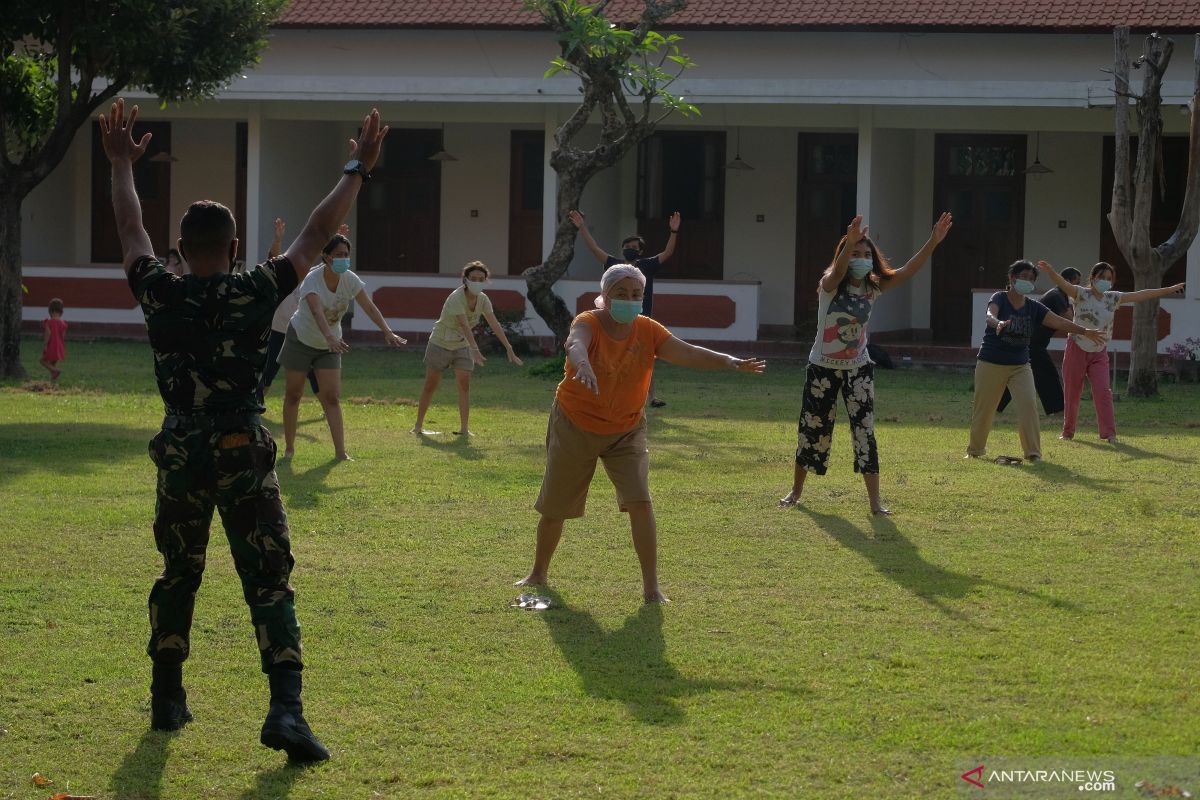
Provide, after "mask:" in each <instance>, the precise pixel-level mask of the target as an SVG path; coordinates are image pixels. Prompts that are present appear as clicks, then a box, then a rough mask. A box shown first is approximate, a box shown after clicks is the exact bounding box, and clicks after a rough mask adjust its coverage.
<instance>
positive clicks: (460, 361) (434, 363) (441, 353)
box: [425, 339, 475, 372]
mask: <svg viewBox="0 0 1200 800" xmlns="http://www.w3.org/2000/svg"><path fill="white" fill-rule="evenodd" d="M425 366H427V367H429V368H430V369H436V370H438V371H441V370H444V369H446V368H447V367H454V368H455V369H465V370H466V371H467V372H471V371H473V370H474V369H475V362H474V361H472V360H471V348H469V347H460V348H458V349H457V350H447V349H446V348H445V347H442V346H441V345H437V344H434V343H433V340H432V339H430V340H429V344H428V345H426V346H425Z"/></svg>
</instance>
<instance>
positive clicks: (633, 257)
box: [621, 247, 642, 264]
mask: <svg viewBox="0 0 1200 800" xmlns="http://www.w3.org/2000/svg"><path fill="white" fill-rule="evenodd" d="M621 255H623V256H624V257H625V261H626V263H628V264H632V263H633V262H634V261H637V260H638V259H639V258H641V255H642V251H641V250H634V249H633V248H632V247H626V248H625V249H624V250H622V251H621Z"/></svg>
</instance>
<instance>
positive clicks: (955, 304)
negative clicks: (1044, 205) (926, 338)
mask: <svg viewBox="0 0 1200 800" xmlns="http://www.w3.org/2000/svg"><path fill="white" fill-rule="evenodd" d="M1025 142H1026V137H1024V136H1020V135H1015V136H1014V135H999V134H939V135H938V136H937V138H936V139H935V143H934V159H935V163H934V204H933V205H934V211H935V213H936V214H940V213H941V212H942V211H943V210H948V211H950V212H951V213H952V214H953V215H954V234H953V235H951V236H948V237H946V240H945V241H944V242H942V244H941V245H940V246H939V247H938V249H937V250H936V251H934V256H933V265H932V270H933V276H932V282H933V288H932V297H931V301H932V306H931V310H930V315H929V316H930V320H929V322H930V327H931V328H932V329H933V339H934V341H936V342H944V343H947V344H969V343H970V342H971V341H973V340H974V338H976V335H977V333H978V332H977V331H974V330H972V319H971V307H972V290H973V289H1002V288H1004V286H1005V284H1006V283H1007V281H1008V267H1009V265H1010V264H1012V262H1013V261H1016V260H1017V259H1019V258H1022V257H1023V253H1022V250H1023V248H1024V244H1025ZM930 224H932V220H931V221H930Z"/></svg>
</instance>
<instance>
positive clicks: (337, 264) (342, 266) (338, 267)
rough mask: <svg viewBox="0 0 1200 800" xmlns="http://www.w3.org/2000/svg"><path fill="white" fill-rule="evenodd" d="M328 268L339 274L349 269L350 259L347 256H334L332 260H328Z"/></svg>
mask: <svg viewBox="0 0 1200 800" xmlns="http://www.w3.org/2000/svg"><path fill="white" fill-rule="evenodd" d="M329 268H330V269H332V270H333V271H334V272H336V273H338V274H339V275H341V274H342V273H343V272H347V271H348V270H349V269H350V259H349V258H335V259H333V260H332V261H330V263H329Z"/></svg>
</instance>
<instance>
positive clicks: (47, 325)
mask: <svg viewBox="0 0 1200 800" xmlns="http://www.w3.org/2000/svg"><path fill="white" fill-rule="evenodd" d="M46 310H47V311H49V312H50V318H49V319H44V320H42V329H43V330H44V331H45V332H46V344H45V347H43V348H42V360H41V361H40V362H39V363H41V365H42V366H43V367H45V368H46V369H48V370H50V380H51V381H54V382H57V381H58V376H59V375H61V374H62V370H60V369H58V368H57V367H56V365H57V364H58V362H60V361H62V360H63V359H64V358H66V357H67V322H66V320H64V319H63V318H62V315H63V301H62V300H59V299H58V298H57V297H56V298H54V299H53V300H51V301H50V305H49V307H48V308H47V309H46Z"/></svg>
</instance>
